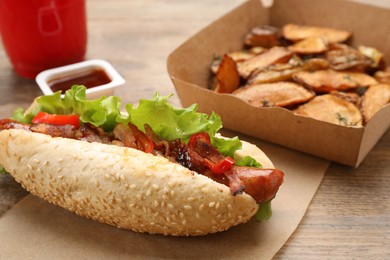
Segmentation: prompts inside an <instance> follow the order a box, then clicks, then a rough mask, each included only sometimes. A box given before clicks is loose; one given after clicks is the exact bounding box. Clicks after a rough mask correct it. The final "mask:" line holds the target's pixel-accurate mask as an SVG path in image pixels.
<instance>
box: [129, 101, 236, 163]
mask: <svg viewBox="0 0 390 260" xmlns="http://www.w3.org/2000/svg"><path fill="white" fill-rule="evenodd" d="M169 97H170V96H165V97H162V96H160V95H159V94H155V95H154V96H153V98H152V99H151V100H145V99H143V100H141V101H140V103H139V105H138V107H134V106H133V105H132V104H129V105H127V106H126V111H127V112H128V115H129V116H128V118H127V121H130V122H132V123H133V124H134V125H136V126H137V127H138V128H139V129H141V130H143V129H144V124H149V125H150V127H151V128H152V129H153V131H154V132H155V133H156V134H157V135H158V136H159V137H160V138H162V139H165V140H174V139H177V138H180V139H182V140H183V141H185V142H186V141H188V139H189V138H190V136H191V135H192V134H195V133H198V132H207V133H208V134H209V135H210V138H211V143H212V144H213V145H214V146H215V147H216V148H217V149H218V150H219V151H220V152H221V153H222V154H224V155H229V156H231V157H233V154H234V152H235V151H236V150H237V149H240V148H241V142H240V140H238V138H237V137H236V138H231V139H222V138H217V137H215V134H216V133H217V132H218V131H219V130H220V129H221V128H222V121H221V117H220V116H219V115H217V114H216V113H211V115H210V116H208V115H207V114H204V113H200V112H197V110H198V106H197V105H196V104H194V105H192V106H190V107H187V108H177V107H174V106H172V105H171V104H170V103H169V102H168V99H169Z"/></svg>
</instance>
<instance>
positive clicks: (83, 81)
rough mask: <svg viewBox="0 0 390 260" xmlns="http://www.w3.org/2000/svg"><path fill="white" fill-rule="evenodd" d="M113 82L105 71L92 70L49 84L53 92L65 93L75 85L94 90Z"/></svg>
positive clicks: (53, 80)
mask: <svg viewBox="0 0 390 260" xmlns="http://www.w3.org/2000/svg"><path fill="white" fill-rule="evenodd" d="M111 81H112V79H111V78H110V77H109V76H108V75H107V73H106V72H105V71H104V70H103V69H92V70H87V71H82V72H79V73H77V74H73V75H69V76H65V77H61V78H54V79H51V80H49V82H48V84H49V87H50V88H51V89H52V90H53V92H56V91H58V90H61V91H62V92H63V93H64V92H65V91H66V90H68V89H70V88H71V87H72V86H73V85H84V86H85V87H86V88H92V87H96V86H100V85H104V84H107V83H110V82H111Z"/></svg>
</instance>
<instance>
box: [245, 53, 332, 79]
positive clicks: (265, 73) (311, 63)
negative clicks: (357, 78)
mask: <svg viewBox="0 0 390 260" xmlns="http://www.w3.org/2000/svg"><path fill="white" fill-rule="evenodd" d="M328 67H329V63H328V61H327V60H325V59H319V58H314V59H309V60H306V61H304V62H303V61H301V62H297V63H292V62H289V63H284V64H275V65H271V66H269V67H267V68H265V69H262V70H256V71H254V72H253V73H252V74H251V76H250V77H249V78H248V80H247V84H248V85H255V84H262V83H272V82H278V81H290V80H291V79H292V76H293V75H294V74H295V73H297V72H299V71H313V70H322V69H327V68H328Z"/></svg>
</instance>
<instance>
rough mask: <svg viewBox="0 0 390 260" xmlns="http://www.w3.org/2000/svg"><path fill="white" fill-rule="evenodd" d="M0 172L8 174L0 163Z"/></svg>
mask: <svg viewBox="0 0 390 260" xmlns="http://www.w3.org/2000/svg"><path fill="white" fill-rule="evenodd" d="M0 174H8V172H7V171H6V170H5V169H4V167H3V165H0Z"/></svg>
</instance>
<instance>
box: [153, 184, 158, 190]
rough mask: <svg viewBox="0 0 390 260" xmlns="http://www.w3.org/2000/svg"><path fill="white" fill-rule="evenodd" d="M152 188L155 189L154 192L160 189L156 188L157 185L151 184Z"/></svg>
mask: <svg viewBox="0 0 390 260" xmlns="http://www.w3.org/2000/svg"><path fill="white" fill-rule="evenodd" d="M152 188H153V189H155V190H158V189H159V188H160V187H158V185H157V184H153V185H152Z"/></svg>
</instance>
